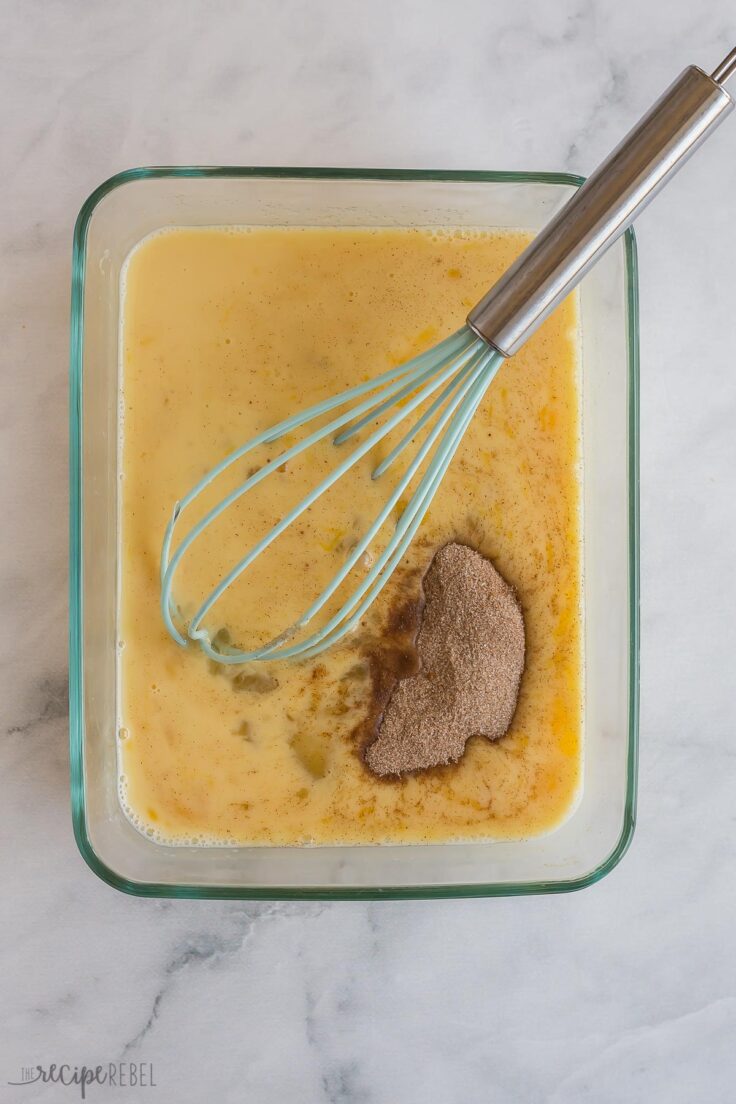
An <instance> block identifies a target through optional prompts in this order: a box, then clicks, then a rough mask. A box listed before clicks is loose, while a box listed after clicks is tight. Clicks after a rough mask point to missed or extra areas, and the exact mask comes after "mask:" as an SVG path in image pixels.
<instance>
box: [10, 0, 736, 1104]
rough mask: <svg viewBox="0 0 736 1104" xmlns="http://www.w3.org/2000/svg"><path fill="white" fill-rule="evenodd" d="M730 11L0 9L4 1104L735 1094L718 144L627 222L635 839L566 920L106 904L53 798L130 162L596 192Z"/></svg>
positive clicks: (725, 33) (63, 762)
mask: <svg viewBox="0 0 736 1104" xmlns="http://www.w3.org/2000/svg"><path fill="white" fill-rule="evenodd" d="M734 42H736V10H735V9H734V7H733V4H732V2H731V0H710V2H709V3H708V4H707V5H706V4H704V3H702V2H701V3H700V4H693V3H691V2H689V0H640V2H639V3H638V4H630V3H627V2H626V0H624V2H614V0H557V2H556V3H554V4H553V3H549V2H546V0H532V2H527V3H524V2H519V0H496V2H494V3H489V2H488V0H477V2H476V0H453V2H452V3H447V2H446V0H432V2H425V3H421V2H419V0H415V2H402V0H370V2H367V0H362V2H360V3H356V2H353V0H348V2H346V0H343V2H340V0H334V2H333V3H329V2H327V0H302V2H298V0H297V2H286V3H283V2H276V0H274V2H273V3H270V4H269V3H265V2H263V3H257V2H255V0H246V2H243V0H241V2H239V3H238V2H236V0H231V2H222V3H215V2H209V3H208V2H205V0H200V2H196V0H191V2H183V3H174V2H172V0H166V2H159V3H155V2H151V0H127V2H126V3H117V4H113V3H99V4H90V3H85V2H83V0H79V2H77V3H74V2H71V0H56V2H51V0H50V2H48V3H42V2H40V0H29V2H21V0H0V113H1V115H2V136H3V137H2V149H3V157H2V163H3V169H2V174H1V177H0V189H1V197H0V334H1V335H2V339H1V340H0V358H1V360H2V402H1V404H0V440H1V448H2V462H3V469H2V470H3V473H4V480H3V485H2V492H1V493H2V503H3V511H2V517H3V522H4V535H5V536H4V540H3V542H2V548H1V550H0V585H1V588H2V591H1V593H2V615H3V628H4V631H3V633H2V645H1V647H2V683H1V684H0V702H1V703H2V705H1V709H2V729H3V735H2V744H1V753H0V754H1V756H2V758H1V761H0V787H1V788H2V790H1V797H0V818H1V822H2V838H3V841H4V843H3V848H2V857H1V859H0V861H1V862H2V865H3V871H2V875H3V893H2V903H1V904H0V919H1V922H2V933H1V934H2V940H1V942H0V957H1V960H2V967H1V968H2V981H1V982H0V991H1V992H2V998H3V999H2V1001H1V1002H0V1100H5V1099H7V1100H10V1101H13V1102H14V1101H16V1100H17V1101H34V1100H41V1101H46V1100H50V1101H64V1100H72V1099H76V1098H78V1096H77V1093H76V1090H74V1089H63V1088H60V1087H58V1086H56V1087H54V1086H47V1087H46V1088H39V1086H34V1087H24V1088H13V1087H9V1086H7V1085H6V1082H7V1081H9V1080H15V1079H17V1077H18V1075H19V1073H20V1067H21V1066H23V1065H29V1064H35V1063H37V1062H38V1063H42V1064H48V1063H50V1062H53V1061H56V1062H70V1063H78V1062H86V1063H87V1064H88V1065H92V1064H95V1063H97V1062H108V1061H113V1060H116V1059H118V1058H122V1057H124V1058H126V1059H135V1060H140V1061H145V1062H149V1061H150V1062H153V1064H154V1075H155V1079H156V1082H157V1087H156V1088H155V1089H147V1090H131V1089H128V1090H123V1089H120V1090H117V1091H115V1090H112V1091H110V1090H101V1089H98V1088H95V1087H93V1088H91V1089H90V1090H89V1095H88V1099H91V1100H105V1101H108V1100H115V1101H117V1100H129V1099H133V1098H140V1097H144V1098H147V1099H151V1100H158V1101H161V1102H162V1104H163V1102H164V1101H166V1102H169V1101H171V1102H176V1104H188V1102H195V1104H199V1102H200V1101H205V1100H207V1101H223V1102H231V1101H232V1102H235V1101H238V1102H240V1101H244V1102H245V1101H247V1102H254V1104H292V1102H294V1104H327V1102H334V1104H337V1102H352V1104H373V1102H376V1104H415V1102H417V1104H419V1102H422V1104H425V1102H432V1104H434V1102H435V1101H436V1102H438V1104H476V1102H481V1101H482V1102H484V1104H485V1102H487V1101H488V1102H493V1104H506V1102H517V1101H520V1102H523V1104H537V1102H542V1101H544V1102H555V1104H577V1102H581V1101H586V1102H587V1101H591V1102H596V1104H608V1102H611V1104H614V1102H619V1101H623V1100H626V1101H628V1102H639V1101H641V1102H646V1104H656V1102H659V1101H662V1102H663V1104H664V1102H666V1104H681V1102H682V1104H691V1102H694V1101H703V1102H708V1104H719V1102H724V1104H725V1102H727V1101H733V1100H734V1099H736V1086H735V1085H734V1081H736V1048H734V1045H733V1039H734V1032H735V1030H736V958H735V956H734V906H736V890H735V888H734V812H733V810H734V798H735V797H736V770H735V769H734V768H735V767H736V758H735V753H734V743H733V736H734V714H735V713H736V710H735V706H734V690H733V686H734V676H733V656H734V653H735V652H736V618H735V617H734V610H735V608H736V575H735V574H734V571H733V567H732V563H733V556H734V551H735V550H736V508H735V507H734V499H735V496H734V490H735V484H736V433H735V432H734V425H735V424H736V376H735V375H734V325H735V324H734V304H735V302H736V270H735V269H734V263H733V259H734V255H735V253H736V206H735V200H734V197H735V196H736V120H732V121H731V123H730V125H729V124H726V125H725V126H724V128H723V129H722V130H721V132H720V134H719V135H717V136H716V137H715V138H714V139H713V140H712V142H711V143H710V145H709V147H708V148H707V149H706V150H704V151H703V153H702V155H701V156H700V157H699V158H697V159H696V160H695V161H694V162H693V163H692V164H691V165H690V166H688V168H687V169H686V170H685V172H684V173H683V175H682V177H680V179H679V180H678V181H676V182H675V184H673V185H672V187H671V188H670V190H669V191H668V192H667V193H666V194H665V195H663V196H662V197H661V199H660V201H659V202H658V203H657V204H656V205H655V207H653V208H652V209H651V210H650V211H649V212H648V213H647V215H646V216H645V218H644V219H643V220H642V222H641V225H640V230H639V244H640V259H641V302H642V363H643V378H642V520H643V543H642V594H643V624H642V628H643V659H642V718H641V720H642V724H641V733H642V740H641V787H640V816H639V826H638V830H637V834H636V837H635V840H634V844H633V846H632V849H631V851H630V853H629V854H628V856H627V857H626V858H625V859H624V861H623V863H622V865H621V866H620V867H619V868H618V869H617V870H616V871H615V872H614V873H613V874H612V875H611V876H610V877H609V878H607V879H606V880H605V881H604V882H602V883H601V884H599V885H598V886H596V887H594V888H591V889H588V890H586V891H584V892H582V893H578V894H573V895H570V896H563V897H549V898H537V899H533V898H530V899H517V900H498V901H475V902H444V903H414V904H410V903H395V904H391V903H383V904H374V905H356V904H334V905H322V904H320V905H298V904H276V905H273V904H270V905H255V904H247V903H245V904H232V903H217V902H201V903H175V902H170V901H160V902H157V901H147V900H137V899H132V898H127V897H124V896H123V895H121V894H119V893H116V892H115V891H113V890H111V889H109V888H108V887H107V886H105V885H103V884H102V883H101V882H99V881H97V880H96V879H95V877H94V876H93V875H92V874H91V873H90V871H89V870H88V869H87V868H86V867H85V865H84V864H83V862H82V860H81V858H80V857H79V855H78V854H77V851H76V847H75V845H74V841H73V839H72V833H71V827H70V817H69V796H68V777H67V718H66V616H67V600H66V569H67V531H66V525H67V523H66V512H67V476H66V453H67V421H66V419H67V403H66V387H67V382H66V380H67V344H68V320H67V314H68V304H69V263H70V254H71V230H72V225H73V221H74V218H75V215H76V212H77V210H78V208H79V206H80V204H81V202H82V200H83V199H84V198H85V196H86V195H87V194H88V193H89V192H90V191H91V190H92V188H93V187H94V186H95V185H96V184H97V183H98V182H99V181H101V180H102V179H103V178H105V177H107V176H109V175H110V174H111V173H113V172H115V171H116V170H118V169H122V168H126V167H128V166H131V165H137V164H146V163H175V162H186V163H197V162H201V163H205V164H206V163H212V164H216V163H223V162H224V163H234V164H238V163H240V164H248V163H256V164H257V163H261V164H279V163H282V164H295V165H296V164H301V165H309V164H317V165H377V166H385V165H392V166H432V167H455V168H544V169H573V170H577V171H586V170H588V169H589V168H590V167H591V166H592V165H594V163H595V162H596V160H597V159H598V158H599V157H600V156H601V155H602V154H603V153H604V152H605V151H606V149H607V147H609V145H610V144H611V143H612V142H613V140H614V139H616V138H617V137H618V136H619V134H620V133H621V132H622V131H623V130H624V129H625V127H626V126H627V125H628V124H629V123H630V122H631V121H632V120H633V119H634V118H635V116H636V115H637V113H638V112H639V111H640V109H642V108H643V107H645V106H646V105H648V103H649V102H650V100H651V99H652V98H653V97H654V96H655V95H656V94H658V93H659V92H660V90H661V89H662V88H663V87H664V86H665V85H666V84H667V83H668V81H669V80H670V79H671V78H672V77H673V76H674V75H675V74H676V73H677V72H678V71H679V69H680V68H681V67H682V66H683V65H684V64H686V63H688V62H691V61H695V62H699V63H702V64H704V65H705V66H708V65H711V64H713V63H715V62H716V61H717V60H719V58H720V56H721V55H722V54H723V53H725V52H726V49H727V48H728V47H730V46H732V45H733V44H734Z"/></svg>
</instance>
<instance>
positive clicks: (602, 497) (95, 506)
mask: <svg viewBox="0 0 736 1104" xmlns="http://www.w3.org/2000/svg"><path fill="white" fill-rule="evenodd" d="M581 183H582V180H581V178H579V177H574V176H570V175H568V174H557V173H504V172H434V171H429V172H420V171H403V170H397V171H391V170H385V171H384V170H374V169H349V170H346V169H342V170H341V169H263V168H212V169H208V168H154V169H135V170H131V171H129V172H124V173H121V174H119V175H118V176H115V177H113V178H112V179H111V180H108V181H106V182H105V183H104V184H102V185H101V186H100V187H99V188H98V189H97V190H96V191H95V192H94V193H93V194H92V195H91V196H90V197H89V199H88V200H87V202H86V203H85V204H84V206H83V207H82V209H81V211H80V213H79V217H78V219H77V224H76V229H75V235H74V258H73V271H72V318H71V384H70V386H71V401H70V419H71V422H70V457H71V460H70V464H71V472H70V476H71V505H70V511H71V515H70V541H71V548H70V580H71V581H70V588H71V593H70V742H71V797H72V814H73V822H74V832H75V836H76V839H77V843H78V845H79V849H80V851H81V853H82V855H83V856H84V858H85V860H86V861H87V863H88V864H89V865H90V867H91V868H92V869H93V870H94V871H95V873H97V874H98V875H99V876H100V877H101V878H103V879H104V880H105V881H106V882H108V883H109V884H110V885H113V886H115V887H116V888H118V889H121V890H124V891H126V892H129V893H137V894H143V895H146V896H153V897H157V896H161V897H164V896H166V897H231V898H282V899H283V898H325V899H340V898H353V899H370V898H389V897H394V898H399V897H409V898H411V897H460V896H499V895H511V894H523V893H549V892H561V891H566V890H573V889H579V888H582V887H583V886H586V885H590V884H591V883H592V882H595V881H596V880H598V879H599V878H601V877H602V876H603V875H604V874H606V873H608V871H610V870H611V869H612V868H613V867H614V866H615V865H616V863H617V862H618V861H619V860H620V858H621V856H622V855H623V854H624V852H625V851H626V848H627V847H628V844H629V842H630V840H631V836H632V832H633V827H634V813H635V796H636V766H637V724H638V665H639V650H638V555H639V543H638V541H639V537H638V320H637V275H636V247H635V241H634V237H633V234H632V233H631V231H629V232H628V234H627V235H626V236H625V237H624V238H623V239H622V240H621V241H620V242H619V243H617V245H616V246H614V248H613V249H611V250H610V251H609V253H608V254H607V255H606V257H605V258H604V259H603V261H602V262H601V263H600V264H599V265H598V266H597V267H596V268H595V269H593V271H592V272H591V273H590V274H589V275H588V276H586V278H585V280H584V282H583V284H582V287H581V291H580V305H581V328H582V371H583V463H584V540H585V547H584V572H585V577H584V591H585V671H586V702H585V719H584V725H585V765H584V782H583V792H582V796H581V799H580V802H579V805H578V806H577V808H576V810H575V812H574V813H573V814H572V815H571V816H570V818H569V819H568V820H567V821H566V822H565V823H564V824H563V825H562V826H561V827H560V828H558V829H557V830H556V831H554V832H552V833H550V834H548V835H546V836H542V837H538V838H535V839H528V840H522V841H483V842H474V843H467V844H459V843H453V844H431V845H414V844H411V845H404V846H385V845H384V846H375V847H370V846H362V847H168V846H164V845H161V844H158V843H154V842H153V841H151V840H150V839H147V838H146V837H145V836H144V835H142V834H140V833H139V832H138V831H137V830H136V829H135V828H134V827H133V826H132V825H131V824H130V822H129V821H128V820H127V819H126V817H125V815H124V813H123V811H122V808H121V807H120V804H119V801H118V784H117V771H118V768H117V755H116V692H117V691H116V658H117V647H116V641H117V633H116V577H117V555H118V535H117V527H118V509H117V495H118V485H119V472H118V449H117V420H118V338H119V310H120V273H121V269H122V266H123V263H124V261H125V258H126V256H127V255H128V253H129V252H130V250H131V249H132V248H133V246H135V245H136V244H137V243H138V242H139V241H140V240H141V239H142V238H143V237H145V236H146V235H147V234H150V233H151V232H152V231H154V230H157V229H159V228H161V227H165V226H202V225H223V224H231V225H232V224H236V225H237V224H240V225H266V226H274V225H279V226H280V225H300V226H304V225H315V226H317V225H324V226H420V225H428V226H443V225H444V226H449V227H460V226H473V227H489V228H492V227H506V228H520V229H528V230H536V229H538V228H539V227H541V226H542V225H543V224H544V223H545V222H546V221H547V220H548V219H549V218H550V217H551V215H552V214H553V213H554V212H555V211H556V210H557V209H558V208H559V207H560V206H561V205H562V204H563V203H564V202H565V201H566V200H567V198H568V197H569V196H570V195H571V193H572V191H573V190H574V189H575V188H576V187H578V186H579V185H580V184H581Z"/></svg>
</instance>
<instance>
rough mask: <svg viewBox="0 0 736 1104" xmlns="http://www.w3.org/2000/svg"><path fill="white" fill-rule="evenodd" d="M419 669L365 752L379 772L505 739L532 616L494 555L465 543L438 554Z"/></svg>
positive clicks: (430, 763)
mask: <svg viewBox="0 0 736 1104" xmlns="http://www.w3.org/2000/svg"><path fill="white" fill-rule="evenodd" d="M423 589H424V596H425V600H426V605H425V607H424V614H423V617H422V625H421V629H420V630H419V635H418V637H417V652H418V655H419V660H420V663H421V668H420V670H419V672H418V674H416V675H414V676H413V677H411V678H405V679H402V680H401V681H400V682H399V683H398V684H397V686H396V688H395V689H394V691H393V693H392V695H391V697H390V699H389V702H388V705H387V706H386V709H385V711H384V714H383V717H382V719H381V722H380V725H379V729H378V738H377V739H376V741H375V742H374V743H373V744H371V745H370V746H369V747H368V748H367V750H366V754H365V760H366V763H367V764H368V766H369V767H370V769H371V770H372V771H373V772H374V773H375V774H378V775H389V774H403V773H405V772H406V771H416V770H422V769H424V768H427V767H436V766H441V765H444V764H447V763H451V762H455V761H456V760H457V759H459V758H460V756H461V755H462V754H463V752H464V751H465V742H466V740H467V739H468V738H469V737H470V736H487V737H488V739H490V740H497V739H498V738H499V737H500V736H503V735H504V734H505V733H506V731H507V730H508V727H509V725H510V724H511V721H512V720H513V716H514V712H515V710H516V702H517V699H518V695H519V683H520V681H521V674H522V671H523V669H524V650H525V648H524V619H523V617H522V613H521V608H520V606H519V603H518V601H517V599H516V595H515V594H514V592H513V590H512V589H511V587H510V586H509V585H508V584H507V583H506V582H505V581H504V580H503V579H502V578H501V576H500V575H499V573H498V572H497V571H496V569H495V568H494V566H493V565H492V564H491V562H490V561H489V560H487V559H485V557H483V556H481V555H480V553H478V552H475V551H474V550H473V549H471V548H467V547H466V546H465V545H462V544H455V543H453V544H447V545H445V547H444V548H441V549H440V551H439V552H438V553H437V554H436V556H435V557H434V559H433V560H432V564H431V566H430V568H429V571H428V572H427V575H426V577H425V579H424V584H423Z"/></svg>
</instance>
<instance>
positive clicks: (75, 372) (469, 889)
mask: <svg viewBox="0 0 736 1104" xmlns="http://www.w3.org/2000/svg"><path fill="white" fill-rule="evenodd" d="M161 177H171V178H176V177H204V178H208V177H209V178H217V177H220V178H223V177H232V178H238V177H241V178H242V177H256V178H257V177H265V178H269V177H270V178H275V177H281V178H293V179H300V178H301V179H304V178H308V179H318V180H329V179H332V180H405V181H422V180H426V181H455V182H458V183H459V182H465V183H468V182H479V183H511V184H535V183H536V184H562V185H568V186H573V187H579V186H580V185H581V184H582V183H583V182H584V180H585V178H584V177H582V176H577V175H575V174H573V173H567V172H534V171H494V170H462V169H377V168H314V167H305V168H289V167H266V166H231V167H229V166H211V167H210V166H194V165H192V166H153V167H149V168H134V169H126V170H124V171H123V172H119V173H117V174H115V175H114V176H112V177H110V178H109V179H107V180H105V181H103V183H101V184H100V185H99V186H98V187H97V188H95V190H94V191H93V192H92V193H91V194H90V195H89V196H88V198H87V199H86V200H85V201H84V203H83V204H82V207H81V209H80V211H79V214H78V216H77V219H76V223H75V227H74V239H73V256H72V281H71V283H72V294H71V326H70V362H69V752H70V787H71V806H72V826H73V830H74V837H75V840H76V842H77V847H78V848H79V851H80V853H81V855H82V857H83V859H84V860H85V862H86V863H87V865H88V866H89V867H90V869H91V870H92V871H93V872H94V873H95V874H96V875H97V876H98V877H99V878H101V879H102V881H104V882H106V883H107V884H108V885H110V886H113V887H114V888H115V889H118V890H121V891H122V892H124V893H128V894H132V895H134V896H139V897H170V898H181V899H185V900H186V899H196V898H203V899H221V900H228V899H229V900H253V901H255V900H261V901H268V900H272V901H299V900H303V901H316V900H322V901H345V900H355V901H375V900H422V899H447V898H462V897H466V898H470V897H517V896H526V895H531V894H541V893H569V892H572V891H574V890H578V889H584V888H586V887H587V886H590V885H593V884H594V883H595V882H598V881H600V879H601V878H603V877H605V875H607V874H609V873H610V872H611V871H612V870H613V869H614V867H616V866H617V865H618V863H619V862H620V861H621V859H622V858H623V856H624V854H625V853H626V851H627V850H628V847H629V845H630V843H631V840H632V837H633V833H634V826H635V823H636V796H637V773H638V743H639V295H638V264H637V249H636V238H635V236H634V231H633V229H629V230H627V231H626V234H625V236H624V263H625V279H626V327H627V367H628V515H629V516H628V531H629V550H628V555H629V623H630V636H629V664H628V666H629V703H628V747H627V767H626V803H625V808H624V821H623V826H622V830H621V835H620V837H619V839H618V842H617V843H616V846H615V847H614V848H613V850H612V851H611V853H610V854H609V855H608V856H607V857H606V858H605V859H604V860H603V861H602V862H601V863H599V864H598V866H596V867H595V869H594V870H592V871H590V872H589V873H588V874H586V875H584V876H582V877H580V878H571V879H567V880H564V881H559V882H556V881H535V882H518V883H516V882H491V883H479V884H472V883H471V884H451V885H438V886H435V885H412V886H389V887H381V886H370V887H361V886H324V887H322V886H318V887H306V886H305V887H299V886H283V887H279V886H270V887H258V886H249V887H239V886H232V885H230V886H228V885H222V886H201V885H173V884H171V885H169V884H163V883H157V882H135V881H129V880H128V879H126V878H124V877H122V876H121V875H119V874H117V873H116V872H115V871H114V870H112V869H111V868H110V867H108V866H107V865H106V863H104V862H103V861H102V860H101V859H100V858H99V856H98V855H97V854H96V852H95V850H94V848H93V846H92V844H91V841H90V839H89V836H88V833H87V825H86V800H85V798H86V795H85V786H84V682H83V677H84V670H83V651H82V567H83V563H82V537H83V517H82V491H83V487H82V451H81V444H82V360H83V345H84V284H85V266H86V257H85V247H86V242H87V231H88V228H89V223H90V220H91V218H92V215H93V214H94V211H95V209H96V208H97V206H98V204H99V203H100V202H101V200H102V199H104V197H105V196H106V195H107V194H108V193H109V192H111V191H113V190H114V189H115V188H118V187H120V186H121V185H123V184H128V183H131V182H133V181H137V180H144V179H155V178H161Z"/></svg>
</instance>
